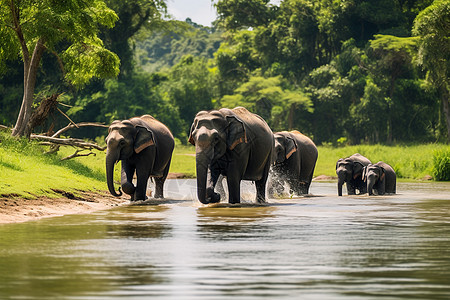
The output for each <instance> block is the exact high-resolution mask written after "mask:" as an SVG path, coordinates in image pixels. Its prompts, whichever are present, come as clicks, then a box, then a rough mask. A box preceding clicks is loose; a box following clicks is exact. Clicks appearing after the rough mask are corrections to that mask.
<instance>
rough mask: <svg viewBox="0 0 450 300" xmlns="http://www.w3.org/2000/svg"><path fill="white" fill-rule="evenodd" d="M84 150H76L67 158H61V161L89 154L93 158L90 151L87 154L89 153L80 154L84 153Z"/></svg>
mask: <svg viewBox="0 0 450 300" xmlns="http://www.w3.org/2000/svg"><path fill="white" fill-rule="evenodd" d="M84 150H86V149H82V150H76V151H75V153H74V154H72V155H69V156H67V157H64V158H61V160H68V159H72V158H75V157H80V156H89V155H91V154H92V155H94V156H95V153H94V152H92V151H91V152H89V153H84V154H80V152H82V151H84Z"/></svg>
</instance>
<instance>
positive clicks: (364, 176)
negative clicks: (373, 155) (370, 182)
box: [362, 166, 367, 182]
mask: <svg viewBox="0 0 450 300" xmlns="http://www.w3.org/2000/svg"><path fill="white" fill-rule="evenodd" d="M362 179H363V180H364V182H366V181H367V166H365V167H364V168H363V171H362Z"/></svg>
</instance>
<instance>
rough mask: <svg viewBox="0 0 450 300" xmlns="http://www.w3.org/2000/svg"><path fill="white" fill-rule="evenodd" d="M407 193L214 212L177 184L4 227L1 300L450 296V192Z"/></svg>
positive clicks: (323, 195)
mask: <svg viewBox="0 0 450 300" xmlns="http://www.w3.org/2000/svg"><path fill="white" fill-rule="evenodd" d="M397 190H398V192H399V194H397V195H394V196H378V197H377V196H373V197H369V196H367V195H363V196H344V197H337V196H336V193H337V189H336V183H327V182H313V184H312V186H311V192H312V196H311V197H301V198H300V197H296V198H292V199H291V198H286V199H270V200H269V204H268V205H265V206H256V205H242V206H240V207H234V206H229V205H216V206H202V205H200V204H199V202H198V201H196V200H194V199H195V181H194V180H169V181H168V182H167V184H166V191H167V194H166V195H167V197H166V198H167V199H166V200H163V201H161V204H159V205H146V206H127V207H120V208H117V209H113V210H109V211H101V212H96V213H93V214H90V215H72V216H65V217H58V218H52V219H43V220H40V221H35V222H27V223H22V224H5V225H0V258H1V260H0V299H233V298H235V299H263V298H265V299H375V298H376V299H380V298H383V299H449V298H450V201H449V200H450V183H399V184H398V187H397ZM253 197H254V186H251V185H249V184H247V185H245V186H244V187H243V198H244V199H245V200H246V201H248V202H252V201H251V199H253Z"/></svg>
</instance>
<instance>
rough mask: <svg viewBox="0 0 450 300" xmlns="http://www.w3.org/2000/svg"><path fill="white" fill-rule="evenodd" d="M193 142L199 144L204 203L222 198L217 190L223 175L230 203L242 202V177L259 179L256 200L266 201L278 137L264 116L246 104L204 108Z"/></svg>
mask: <svg viewBox="0 0 450 300" xmlns="http://www.w3.org/2000/svg"><path fill="white" fill-rule="evenodd" d="M189 142H190V143H191V144H193V145H195V151H196V168H197V196H198V199H199V201H200V202H201V203H203V204H207V203H217V202H220V195H219V194H218V193H216V192H214V188H215V186H216V183H217V180H218V178H219V176H220V175H223V176H225V177H226V179H227V185H228V198H229V203H239V202H240V194H241V192H240V182H241V180H252V181H255V184H256V200H257V201H258V202H263V201H265V188H266V182H267V176H268V174H269V169H270V164H271V157H272V150H273V145H274V140H273V133H272V130H271V129H270V128H269V126H268V125H267V123H266V122H265V121H264V120H263V119H262V118H261V117H260V116H258V115H255V114H253V113H250V112H249V111H248V110H247V109H245V108H243V107H237V108H234V109H228V108H222V109H220V110H212V111H200V112H199V113H197V115H196V116H195V119H194V122H193V123H192V126H191V130H190V134H189Z"/></svg>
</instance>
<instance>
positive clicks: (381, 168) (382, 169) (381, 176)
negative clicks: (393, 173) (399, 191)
mask: <svg viewBox="0 0 450 300" xmlns="http://www.w3.org/2000/svg"><path fill="white" fill-rule="evenodd" d="M380 170H381V175H380V181H383V180H384V177H385V176H386V171H385V170H384V168H383V167H380Z"/></svg>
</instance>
